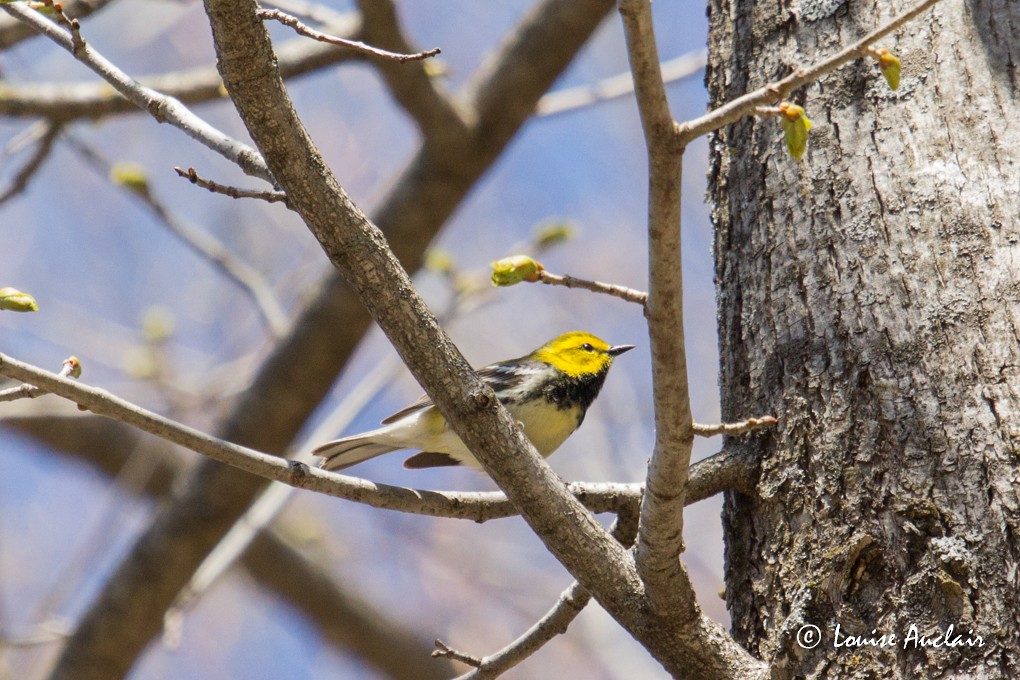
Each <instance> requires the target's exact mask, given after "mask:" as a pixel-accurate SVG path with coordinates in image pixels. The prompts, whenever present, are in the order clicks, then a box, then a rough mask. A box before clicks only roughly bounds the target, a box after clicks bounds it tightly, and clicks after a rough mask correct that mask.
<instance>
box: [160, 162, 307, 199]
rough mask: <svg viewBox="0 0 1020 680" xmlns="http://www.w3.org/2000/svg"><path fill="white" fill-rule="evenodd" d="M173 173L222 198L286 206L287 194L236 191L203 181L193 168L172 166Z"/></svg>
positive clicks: (222, 185) (212, 182)
mask: <svg viewBox="0 0 1020 680" xmlns="http://www.w3.org/2000/svg"><path fill="white" fill-rule="evenodd" d="M174 172H176V173H177V174H178V175H180V176H181V177H183V178H184V179H186V180H188V181H189V182H191V183H192V184H194V185H196V186H200V187H202V188H203V189H208V190H209V191H211V192H212V193H214V194H223V195H224V196H230V197H231V198H257V199H259V200H262V201H265V202H266V203H283V204H284V205H287V194H285V193H283V192H282V191H272V190H266V191H255V190H252V189H238V188H237V187H231V186H227V185H225V184H219V183H217V182H214V181H212V180H211V179H205V178H204V177H202V176H201V175H199V174H198V171H197V170H195V168H188V169H187V170H182V169H181V168H179V167H176V166H174Z"/></svg>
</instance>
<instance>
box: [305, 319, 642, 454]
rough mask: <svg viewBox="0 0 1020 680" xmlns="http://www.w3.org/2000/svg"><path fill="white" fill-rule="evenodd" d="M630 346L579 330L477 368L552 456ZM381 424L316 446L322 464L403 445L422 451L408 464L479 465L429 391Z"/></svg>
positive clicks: (542, 449) (541, 448) (535, 441)
mask: <svg viewBox="0 0 1020 680" xmlns="http://www.w3.org/2000/svg"><path fill="white" fill-rule="evenodd" d="M633 347H634V346H633V345H616V346H615V347H610V346H609V345H608V344H607V343H605V342H604V341H602V340H600V339H599V338H597V337H595V336H594V335H592V334H591V333H583V332H581V331H574V332H572V333H565V334H564V335H561V336H559V337H558V338H556V339H554V340H550V341H549V342H547V343H546V344H544V345H542V346H541V347H539V348H538V349H536V350H535V351H534V352H532V353H531V354H528V355H527V356H523V357H520V358H519V359H510V360H509V361H501V362H499V363H495V364H492V365H490V366H486V367H485V368H481V369H479V370H478V375H479V376H480V377H481V378H482V380H483V381H484V382H485V383H486V384H488V385H489V386H490V387H491V388H492V389H493V391H495V393H496V398H497V399H499V400H500V402H502V404H503V405H504V406H505V407H506V408H507V410H509V411H510V414H511V415H512V416H513V417H514V418H516V419H517V421H518V422H520V423H521V424H522V425H523V426H524V434H525V435H526V436H527V437H528V439H530V440H531V443H532V444H534V445H535V448H536V449H537V450H538V452H539V453H540V454H542V456H548V455H549V454H551V453H552V452H553V451H555V450H556V449H557V448H559V446H560V444H562V443H563V442H564V441H565V440H566V438H567V437H569V436H570V435H571V434H573V432H574V430H576V429H577V428H578V427H580V425H581V422H582V421H583V420H584V414H585V412H586V411H587V410H588V407H589V406H591V404H592V402H593V401H595V397H597V396H598V395H599V390H601V389H602V383H603V382H605V380H606V374H607V373H608V372H609V367H610V366H612V365H613V359H614V358H615V357H617V356H619V355H620V354H623V353H624V352H626V351H627V350H629V349H633ZM382 425H383V427H380V428H379V429H377V430H372V431H370V432H363V433H362V434H356V435H353V436H350V437H344V438H343V439H337V440H335V441H331V442H327V443H325V444H323V445H322V446H319V447H317V448H316V449H315V450H314V451H313V453H314V454H315V455H317V456H322V458H323V460H322V463H321V465H322V467H324V468H325V469H327V470H343V469H344V468H347V467H350V466H351V465H354V464H356V463H360V462H362V461H364V460H368V459H369V458H375V457H376V456H381V455H382V454H384V453H389V452H390V451H399V450H401V449H417V450H418V451H420V453H416V454H415V455H413V456H411V457H410V458H408V459H407V460H406V461H404V467H406V468H429V467H441V466H445V465H471V466H474V467H478V466H479V463H478V461H477V460H475V457H474V456H473V455H471V452H470V451H469V450H468V448H467V447H466V446H464V443H463V442H462V441H461V440H460V437H458V436H457V434H456V433H455V432H454V431H453V430H452V429H450V426H449V425H448V424H447V423H446V419H445V418H443V416H442V414H441V413H440V412H439V409H437V408H436V407H435V406H434V405H433V403H432V400H431V399H429V398H428V397H427V396H423V397H422V398H421V399H419V400H418V401H416V402H414V403H413V404H411V405H410V406H408V407H407V408H405V409H402V410H400V411H397V412H396V413H394V414H393V415H392V416H390V417H389V418H387V419H386V420H384V421H382Z"/></svg>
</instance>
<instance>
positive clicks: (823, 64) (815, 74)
mask: <svg viewBox="0 0 1020 680" xmlns="http://www.w3.org/2000/svg"><path fill="white" fill-rule="evenodd" d="M937 2H939V0H923V2H920V3H918V4H917V5H914V6H913V7H912V8H910V9H908V10H907V11H906V12H903V13H902V14H900V15H899V16H896V17H894V18H893V19H891V20H890V21H888V22H887V23H885V24H883V25H882V26H881V27H879V28H877V29H875V30H874V31H872V32H871V33H869V34H868V35H866V36H864V37H863V38H861V39H860V40H858V41H857V42H855V43H854V44H853V45H850V46H849V47H847V48H845V49H843V50H840V51H839V52H837V53H836V54H834V55H832V56H831V57H829V58H827V59H823V60H821V61H819V62H817V63H815V64H813V65H812V66H809V67H807V68H799V69H796V70H795V71H794V72H793V73H791V74H790V75H788V76H786V77H785V78H783V79H781V80H777V81H775V82H772V83H769V84H768V85H765V86H763V87H759V88H758V89H757V90H754V91H753V92H748V93H747V94H745V95H742V96H740V97H737V98H736V99H734V100H733V101H731V102H729V103H727V104H723V105H722V106H720V107H718V108H716V109H713V110H712V111H709V112H708V113H706V114H705V115H703V116H699V117H698V118H694V119H692V120H689V121H687V122H685V123H681V124H679V125H678V126H677V133H678V134H679V136H680V139H681V141H682V143H683V144H687V143H689V142H690V141H691V140H693V139H696V138H698V137H700V136H702V135H705V134H708V133H709V132H712V131H713V130H718V129H719V128H721V127H723V126H724V125H729V124H730V123H735V122H736V121H738V120H740V119H741V118H743V117H744V116H749V115H752V114H753V113H754V111H755V108H756V107H758V106H763V105H768V104H773V103H775V102H777V101H779V100H781V99H785V98H786V97H787V96H789V94H790V93H791V92H793V91H794V90H796V89H797V88H799V87H803V86H804V85H807V84H808V83H811V82H813V81H815V80H818V79H819V78H821V77H822V76H824V75H825V74H827V73H830V72H832V71H835V70H836V69H837V68H839V67H840V66H843V65H844V64H846V63H848V62H851V61H853V60H854V59H860V58H861V57H863V56H866V55H867V54H868V51H869V49H870V47H871V45H873V44H874V43H876V42H877V41H879V40H881V39H882V38H884V37H885V36H887V35H889V34H890V33H892V32H893V31H895V30H896V29H897V28H899V27H901V26H903V25H904V24H905V23H907V22H908V21H910V20H911V19H913V18H914V17H916V16H918V15H919V14H921V13H922V12H924V11H925V10H927V9H929V8H930V7H932V6H934V5H935V3H937Z"/></svg>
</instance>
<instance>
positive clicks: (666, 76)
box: [535, 49, 708, 118]
mask: <svg viewBox="0 0 1020 680" xmlns="http://www.w3.org/2000/svg"><path fill="white" fill-rule="evenodd" d="M707 59H708V51H707V50H703V49H702V50H695V51H693V52H688V53H687V54H681V55H680V56H679V57H675V58H673V59H670V60H668V61H664V62H662V64H661V65H660V69H661V70H662V82H663V83H666V84H669V83H675V82H679V81H681V80H685V79H687V78H690V77H691V76H693V75H695V74H697V73H700V72H701V71H702V70H703V69H704V68H705V62H706V60H707ZM633 91H634V76H633V75H631V73H630V71H627V72H626V73H620V74H618V75H615V76H611V77H609V78H606V79H605V80H602V81H599V82H597V83H594V84H592V85H580V86H578V87H569V88H564V89H562V90H556V91H554V92H550V93H549V94H547V95H545V96H544V97H542V98H541V99H540V100H539V101H538V106H536V107H535V115H536V116H538V117H541V118H547V117H550V116H556V115H559V114H561V113H568V112H570V111H576V110H577V109H581V108H584V107H586V106H592V105H593V104H598V103H600V102H604V101H610V100H612V99H618V98H620V97H625V96H627V95H629V94H630V93H631V92H633Z"/></svg>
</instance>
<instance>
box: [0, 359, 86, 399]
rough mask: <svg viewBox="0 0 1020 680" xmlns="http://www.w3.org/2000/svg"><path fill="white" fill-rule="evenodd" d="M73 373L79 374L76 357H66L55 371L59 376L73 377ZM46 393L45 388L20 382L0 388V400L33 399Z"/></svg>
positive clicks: (78, 363) (79, 363)
mask: <svg viewBox="0 0 1020 680" xmlns="http://www.w3.org/2000/svg"><path fill="white" fill-rule="evenodd" d="M74 374H77V375H81V362H80V361H78V357H68V358H66V359H64V365H63V367H61V369H60V373H57V375H58V376H60V377H61V378H67V377H73V375H74ZM46 393H47V392H46V390H43V389H40V388H38V387H36V386H35V385H31V384H29V383H22V384H21V385H19V386H17V387H11V388H8V389H6V390H0V402H3V401H17V400H18V399H35V398H36V397H38V396H40V395H42V394H46Z"/></svg>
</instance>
